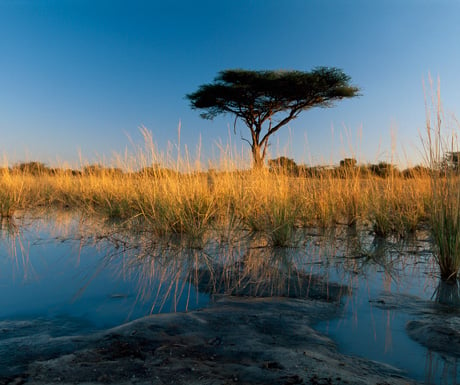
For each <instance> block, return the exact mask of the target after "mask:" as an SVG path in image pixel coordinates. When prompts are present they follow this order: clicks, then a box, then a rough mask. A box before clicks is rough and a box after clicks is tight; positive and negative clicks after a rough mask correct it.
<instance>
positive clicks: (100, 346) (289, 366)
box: [0, 296, 415, 385]
mask: <svg viewBox="0 0 460 385" xmlns="http://www.w3.org/2000/svg"><path fill="white" fill-rule="evenodd" d="M340 311H341V308H340V305H339V304H337V303H333V302H324V301H317V300H301V299H292V298H279V297H272V298H241V297H228V296H222V297H218V298H217V299H216V302H215V303H214V304H213V305H212V306H210V307H209V308H206V309H203V310H199V311H193V312H189V313H170V314H158V315H153V316H149V317H145V318H142V319H139V320H136V321H133V322H130V323H127V324H124V325H121V326H118V327H116V328H112V329H109V330H106V331H103V332H98V333H95V334H89V335H86V336H80V337H76V336H69V337H64V336H59V337H49V338H48V346H49V347H53V346H54V347H56V352H55V353H56V354H55V356H53V357H52V358H49V357H45V358H44V359H33V360H32V361H30V362H28V363H27V365H26V366H25V367H24V368H23V370H22V371H21V373H19V374H18V375H17V376H16V378H22V379H26V382H25V383H27V384H31V385H44V384H50V385H54V384H76V383H78V384H119V385H124V384H140V385H144V384H145V385H147V384H179V385H180V384H190V385H198V384H200V385H201V384H204V385H206V384H232V383H238V384H256V385H257V384H334V385H337V384H355V385H364V384H388V385H399V384H401V385H402V384H405V385H407V384H415V382H414V381H411V380H408V379H405V378H404V377H403V373H402V372H401V371H399V370H397V369H395V368H392V367H389V366H388V365H382V364H379V363H376V362H372V361H368V360H365V359H361V358H356V357H348V356H344V355H342V354H339V353H338V352H337V350H336V348H335V345H334V343H333V342H332V341H331V340H330V339H329V338H327V337H325V336H324V335H321V334H320V333H319V332H317V331H315V330H314V328H313V325H314V324H315V323H316V322H318V321H320V320H324V319H328V318H331V317H336V316H338V315H339V313H340ZM134 331H135V333H133V332H134ZM64 341H67V342H66V343H64ZM71 341H72V343H74V349H73V350H70V349H65V350H63V349H62V346H63V345H64V346H69V345H68V344H70V342H71ZM31 343H33V342H31ZM5 378H6V377H4V379H5ZM10 378H11V377H10ZM1 381H2V379H1V378H0V384H1V383H2V382H1ZM5 381H6V380H5ZM4 383H7V382H4Z"/></svg>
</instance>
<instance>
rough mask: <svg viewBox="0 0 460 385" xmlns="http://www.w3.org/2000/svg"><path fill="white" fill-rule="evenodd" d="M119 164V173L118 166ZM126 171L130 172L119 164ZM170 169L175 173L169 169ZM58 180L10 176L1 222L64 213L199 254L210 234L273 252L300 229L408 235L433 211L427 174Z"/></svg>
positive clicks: (106, 175)
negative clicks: (172, 238) (248, 237)
mask: <svg viewBox="0 0 460 385" xmlns="http://www.w3.org/2000/svg"><path fill="white" fill-rule="evenodd" d="M118 166H119V165H118ZM122 166H123V165H122ZM166 166H168V165H166ZM166 166H165V167H162V168H156V169H154V170H153V171H149V172H147V171H142V172H137V171H136V172H135V171H133V170H131V171H130V170H129V169H128V170H127V169H126V167H125V172H113V171H110V170H111V169H102V170H100V171H98V172H94V173H91V172H89V173H80V174H72V173H68V172H67V173H64V172H62V173H59V172H58V173H55V174H44V175H40V176H34V175H29V174H27V173H17V172H16V173H15V172H4V173H3V174H2V175H1V176H0V186H1V189H0V209H1V211H0V214H1V216H2V217H7V216H11V215H13V214H14V212H16V211H18V210H35V209H40V210H45V211H46V210H52V209H55V208H65V209H70V210H76V211H78V212H81V213H83V214H84V215H88V216H99V217H103V218H106V219H108V220H117V221H120V222H123V223H126V224H133V223H141V224H142V226H143V228H144V229H146V230H147V231H150V232H152V233H154V234H156V235H158V236H165V235H170V234H177V235H180V236H181V237H184V240H185V239H187V242H188V243H189V245H190V246H193V247H201V246H202V245H203V244H204V243H206V242H207V240H208V239H209V237H210V236H211V235H212V237H214V239H217V238H225V239H230V238H231V237H232V236H233V235H234V234H235V233H238V232H240V233H241V232H258V233H262V234H265V239H266V242H267V244H269V245H272V246H290V245H292V244H293V243H295V239H294V238H295V236H294V235H295V229H296V228H298V227H307V226H319V227H323V228H329V227H333V226H335V225H336V224H347V225H355V224H356V223H368V224H370V225H372V226H373V227H374V229H375V231H376V233H378V234H381V235H387V234H397V235H399V236H405V235H407V234H408V233H410V232H411V231H414V230H415V229H416V228H417V226H418V225H419V224H420V222H422V221H424V220H425V219H426V218H427V216H428V215H429V213H428V212H427V202H429V200H430V199H431V187H432V184H431V182H430V178H429V176H426V175H418V176H417V177H415V178H408V179H405V178H402V177H396V176H395V177H391V176H390V177H388V178H379V177H375V176H370V175H366V176H363V175H361V174H360V173H358V172H350V171H347V174H346V175H339V176H337V175H330V174H325V175H324V176H319V177H301V176H300V177H292V176H289V175H285V174H283V173H272V172H268V171H267V170H254V171H251V170H249V171H247V170H244V171H242V170H237V169H234V170H223V171H212V172H191V171H186V172H175V171H168V170H171V167H169V168H166Z"/></svg>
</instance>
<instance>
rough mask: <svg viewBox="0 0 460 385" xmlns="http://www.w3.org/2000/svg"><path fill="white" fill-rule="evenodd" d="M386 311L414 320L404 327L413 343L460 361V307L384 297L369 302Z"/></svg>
mask: <svg viewBox="0 0 460 385" xmlns="http://www.w3.org/2000/svg"><path fill="white" fill-rule="evenodd" d="M372 302H373V303H374V305H375V306H377V307H379V308H381V309H385V310H398V311H401V312H405V313H407V314H410V315H412V316H414V317H415V318H416V319H414V320H410V321H408V322H407V324H406V331H407V333H408V335H409V337H411V338H412V339H413V340H414V341H417V342H418V343H420V344H421V345H423V346H425V347H426V348H427V349H428V350H429V351H434V352H437V353H440V354H442V355H444V356H445V355H447V356H450V359H451V360H455V359H458V358H460V307H459V306H458V305H457V304H455V305H446V304H445V303H436V302H433V301H426V300H422V299H420V298H417V297H414V296H410V295H403V294H394V293H386V294H382V295H381V296H379V298H378V299H376V300H374V301H372ZM445 358H446V359H447V357H445Z"/></svg>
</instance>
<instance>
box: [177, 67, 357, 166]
mask: <svg viewBox="0 0 460 385" xmlns="http://www.w3.org/2000/svg"><path fill="white" fill-rule="evenodd" d="M349 81H350V77H349V76H348V75H346V74H344V73H343V71H342V70H340V69H338V68H328V67H318V68H315V69H314V70H312V71H311V72H303V71H249V70H242V69H236V70H225V71H221V72H219V75H218V76H217V77H216V78H215V79H214V82H213V83H210V84H203V85H201V86H200V87H199V88H198V90H197V91H196V92H194V93H192V94H188V95H187V96H186V97H187V98H188V99H189V100H190V103H191V107H192V108H193V109H200V110H204V111H205V112H203V113H202V114H201V117H202V118H204V119H213V118H214V117H216V116H217V115H220V114H225V113H230V114H233V115H235V123H234V129H235V131H236V121H237V119H238V118H240V119H241V120H242V121H243V122H244V123H245V124H246V125H247V126H248V128H249V130H250V132H251V138H250V139H246V138H244V137H242V139H243V140H245V141H246V142H248V143H249V145H250V146H251V150H252V156H253V162H254V167H256V168H258V167H262V166H263V164H264V159H265V155H266V152H267V147H268V143H269V142H268V140H269V138H270V136H271V135H272V134H274V133H275V132H276V131H278V130H279V129H280V128H281V127H283V126H284V125H286V124H287V123H288V122H290V121H291V120H293V119H295V118H296V117H297V116H299V114H300V113H301V112H302V111H304V110H308V109H309V108H312V107H331V106H332V104H333V102H334V101H336V100H340V99H343V98H351V97H353V96H357V95H358V92H359V89H358V88H357V87H354V86H351V85H350V84H349Z"/></svg>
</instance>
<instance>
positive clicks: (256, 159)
mask: <svg viewBox="0 0 460 385" xmlns="http://www.w3.org/2000/svg"><path fill="white" fill-rule="evenodd" d="M251 147H252V167H253V168H254V169H261V168H262V167H263V166H264V158H263V156H262V154H261V148H260V146H259V145H258V144H253V145H252V146H251Z"/></svg>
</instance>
